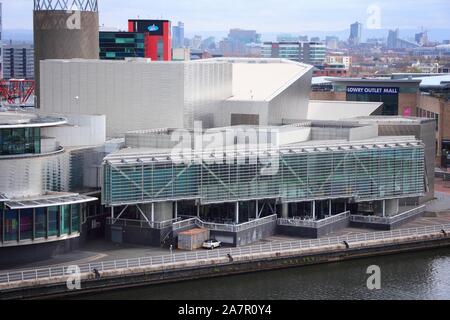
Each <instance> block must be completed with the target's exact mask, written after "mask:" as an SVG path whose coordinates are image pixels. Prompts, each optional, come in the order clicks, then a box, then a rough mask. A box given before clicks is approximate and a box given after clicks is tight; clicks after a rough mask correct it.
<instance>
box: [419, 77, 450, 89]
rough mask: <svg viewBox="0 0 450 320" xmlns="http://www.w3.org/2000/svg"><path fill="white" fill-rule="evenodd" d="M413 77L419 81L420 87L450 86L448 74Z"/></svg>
mask: <svg viewBox="0 0 450 320" xmlns="http://www.w3.org/2000/svg"><path fill="white" fill-rule="evenodd" d="M414 79H416V80H420V81H421V83H420V87H421V88H429V87H444V86H450V74H447V75H438V76H430V77H417V78H414Z"/></svg>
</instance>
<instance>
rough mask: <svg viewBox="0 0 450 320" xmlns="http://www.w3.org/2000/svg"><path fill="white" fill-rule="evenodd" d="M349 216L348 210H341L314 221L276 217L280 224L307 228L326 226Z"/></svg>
mask: <svg viewBox="0 0 450 320" xmlns="http://www.w3.org/2000/svg"><path fill="white" fill-rule="evenodd" d="M349 216H350V211H346V212H342V213H340V214H337V215H334V216H331V217H328V218H325V219H322V220H318V221H314V220H301V219H278V224H279V225H282V226H296V227H307V228H320V227H323V226H327V225H330V224H333V223H336V222H338V221H342V220H345V219H348V217H349Z"/></svg>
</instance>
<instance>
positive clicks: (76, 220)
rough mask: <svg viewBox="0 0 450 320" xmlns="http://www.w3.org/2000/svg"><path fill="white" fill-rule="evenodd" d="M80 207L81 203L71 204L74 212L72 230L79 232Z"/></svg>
mask: <svg viewBox="0 0 450 320" xmlns="http://www.w3.org/2000/svg"><path fill="white" fill-rule="evenodd" d="M80 208H81V205H79V204H73V205H71V206H70V209H71V212H72V214H71V215H72V230H71V232H79V231H80Z"/></svg>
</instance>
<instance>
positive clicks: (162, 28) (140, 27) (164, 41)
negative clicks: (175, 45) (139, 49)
mask: <svg viewBox="0 0 450 320" xmlns="http://www.w3.org/2000/svg"><path fill="white" fill-rule="evenodd" d="M170 30H171V25H170V21H168V20H128V31H129V32H139V33H144V34H145V57H146V58H151V59H152V60H154V61H161V60H163V61H170V60H172V39H171V35H170V34H171V32H170Z"/></svg>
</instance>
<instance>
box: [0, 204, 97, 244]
mask: <svg viewBox="0 0 450 320" xmlns="http://www.w3.org/2000/svg"><path fill="white" fill-rule="evenodd" d="M88 201H92V199H90V198H89V197H83V196H70V195H69V196H62V195H61V196H58V195H55V196H54V197H51V196H47V197H46V198H45V199H44V198H40V199H36V200H26V201H22V202H20V201H9V200H7V199H3V202H1V203H0V246H8V245H10V246H11V245H14V246H15V245H17V244H25V243H36V242H46V241H51V240H61V239H65V238H68V237H71V236H79V235H80V232H81V220H82V217H83V211H84V210H85V205H84V203H85V202H88Z"/></svg>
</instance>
